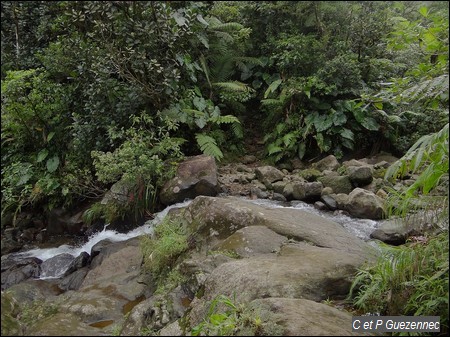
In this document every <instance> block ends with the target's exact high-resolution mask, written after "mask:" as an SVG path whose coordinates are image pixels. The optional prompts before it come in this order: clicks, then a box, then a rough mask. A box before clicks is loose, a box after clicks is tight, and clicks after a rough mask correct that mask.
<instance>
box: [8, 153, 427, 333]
mask: <svg viewBox="0 0 450 337" xmlns="http://www.w3.org/2000/svg"><path fill="white" fill-rule="evenodd" d="M395 159H396V158H394V157H392V156H389V155H382V156H378V157H374V158H365V159H361V160H350V161H347V162H343V163H339V162H338V161H337V160H336V158H334V157H333V156H329V157H326V158H324V159H322V160H321V161H318V162H316V163H314V164H312V165H310V166H305V165H304V164H303V163H301V162H292V163H291V165H290V166H289V167H282V168H280V167H278V168H276V167H273V166H267V165H259V163H258V162H257V161H256V158H252V157H251V156H247V157H244V158H243V159H242V163H240V164H233V165H231V164H230V165H224V166H221V167H219V168H217V167H216V163H215V162H214V160H213V159H212V158H210V157H205V156H197V157H193V158H189V159H188V160H187V161H186V162H184V163H182V164H181V165H180V168H179V170H178V175H177V177H175V178H174V179H173V180H172V181H170V182H168V183H167V184H166V186H165V188H164V189H163V191H162V192H161V199H162V200H163V202H164V203H165V204H166V205H171V204H175V203H178V202H181V201H184V200H185V199H186V198H189V199H192V200H193V201H192V202H190V203H189V205H188V206H186V207H182V208H175V209H174V210H173V211H171V212H169V216H170V217H171V218H173V219H178V220H177V221H180V223H182V226H183V228H184V229H185V231H186V235H187V236H188V237H189V247H188V249H187V250H186V251H185V252H184V253H183V254H182V255H180V256H178V257H177V259H176V261H173V263H172V264H171V269H173V270H176V271H177V272H178V273H179V274H180V275H182V279H180V280H178V281H176V282H173V280H169V279H168V280H167V282H166V283H167V284H168V285H169V283H171V282H172V283H173V287H172V288H171V287H170V286H167V287H166V288H165V291H163V292H161V291H159V290H158V289H157V288H158V284H157V282H156V277H155V275H152V273H151V272H149V270H148V269H146V268H144V267H143V266H144V265H145V264H146V263H147V264H148V261H144V257H145V256H144V254H143V251H142V240H141V237H140V236H136V237H134V238H132V239H129V240H125V241H121V242H114V241H111V240H109V241H108V240H103V241H100V242H98V243H97V244H96V245H94V246H93V247H92V248H91V249H90V251H89V252H86V251H85V252H82V253H80V254H79V255H77V256H72V255H70V254H67V255H66V256H63V255H57V256H55V257H52V258H49V259H46V260H44V261H43V260H42V259H39V258H37V257H33V256H30V257H27V258H22V259H18V258H17V253H11V252H9V254H4V255H3V247H4V240H7V239H10V240H12V239H14V237H11V238H8V237H5V236H4V235H3V234H2V264H1V268H2V269H1V270H2V276H1V278H2V335H3V334H6V335H55V336H56V335H99V336H100V335H138V334H159V335H190V334H191V333H194V334H195V333H197V332H198V331H199V333H200V334H202V333H203V334H205V333H206V332H207V331H208V330H207V329H208V328H210V327H209V326H208V325H207V324H205V322H210V321H208V319H209V318H210V316H211V312H210V309H211V303H218V302H220V303H219V304H220V305H222V306H223V305H224V303H225V302H226V301H225V300H224V299H232V301H233V305H236V306H240V308H241V309H239V310H240V311H239V312H240V316H239V315H238V316H239V317H240V318H241V319H240V320H238V321H236V322H235V325H236V326H235V327H234V328H235V329H236V331H241V333H242V332H244V333H249V332H252V333H254V334H283V335H352V334H353V332H352V331H351V324H350V322H351V316H352V313H351V312H348V311H346V310H345V309H346V307H345V306H344V305H340V304H339V303H343V302H342V300H344V299H345V298H346V296H347V295H348V293H349V289H350V285H351V282H352V279H353V277H354V275H355V273H356V271H357V269H358V268H359V267H361V266H362V265H363V264H366V263H374V261H375V260H376V256H377V249H376V248H374V247H375V245H373V244H371V243H370V241H371V240H369V239H373V240H383V241H385V242H388V243H392V244H401V243H404V242H405V240H406V238H407V237H408V236H409V235H411V234H414V233H415V231H416V232H417V231H418V230H419V229H417V228H412V227H410V226H407V225H405V224H404V223H396V222H395V221H387V220H385V221H383V220H382V219H383V217H384V213H385V208H384V201H385V197H386V195H387V188H388V187H393V188H396V189H400V188H402V186H405V185H408V184H410V183H411V181H407V180H403V181H397V182H396V184H391V183H388V182H386V181H384V179H383V176H384V172H385V170H386V168H387V167H388V166H389V165H390V164H391V163H392V162H393V161H395ZM412 178H413V177H412ZM112 197H114V195H113V196H112ZM260 200H271V201H273V202H277V203H278V204H277V205H278V206H277V207H273V206H269V205H266V204H264V203H261V202H258V201H260ZM293 202H306V203H308V204H310V205H314V207H315V209H317V210H320V211H321V212H324V213H328V214H333V213H334V214H337V215H339V214H342V215H345V216H349V217H352V218H361V219H371V221H377V228H376V229H374V230H373V231H372V232H371V233H370V234H369V235H368V237H361V236H360V237H358V236H357V235H355V234H354V233H352V232H351V231H349V230H348V229H346V228H345V226H344V225H342V224H340V223H337V222H335V221H332V220H330V219H329V218H327V217H324V216H320V215H318V214H314V213H311V212H307V211H305V210H302V209H296V208H295V207H282V206H283V205H284V206H288V205H292V203H293ZM73 216H75V215H72V216H71V217H67V218H68V219H73ZM81 227H82V226H80V228H81ZM5 242H6V241H5ZM147 258H148V257H147ZM59 265H61V266H62V268H63V269H64V270H63V271H62V272H61V275H59V276H58V277H57V278H49V279H45V278H44V279H42V278H43V276H45V275H43V270H48V269H49V268H50V269H51V268H53V269H55V268H58V266H59ZM160 283H161V280H159V284H160ZM163 283H164V282H163ZM219 299H222V302H221V301H219ZM332 303H333V304H334V305H329V304H332ZM30 311H31V312H30ZM244 313H246V315H247V316H245V315H244ZM245 317H247V318H245ZM248 317H250V318H248ZM27 318H29V320H27ZM256 318H257V320H255V319H256ZM217 324H219V323H217ZM239 324H241V325H239ZM239 327H240V328H239ZM196 329H197V330H196ZM202 329H203V330H202ZM239 329H240V330H239ZM245 329H247V330H245Z"/></svg>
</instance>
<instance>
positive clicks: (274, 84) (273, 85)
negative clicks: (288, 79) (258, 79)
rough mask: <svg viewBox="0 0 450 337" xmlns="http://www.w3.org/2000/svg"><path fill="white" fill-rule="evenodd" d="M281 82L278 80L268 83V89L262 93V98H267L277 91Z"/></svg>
mask: <svg viewBox="0 0 450 337" xmlns="http://www.w3.org/2000/svg"><path fill="white" fill-rule="evenodd" d="M282 81H283V80H281V79H279V80H276V81H273V82H272V83H270V85H269V87H268V88H267V90H266V92H265V93H264V98H267V97H268V96H269V95H270V94H271V93H272V92H274V91H275V90H277V89H278V87H279V86H280V84H281V82H282Z"/></svg>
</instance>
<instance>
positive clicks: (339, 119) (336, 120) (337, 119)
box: [333, 111, 347, 126]
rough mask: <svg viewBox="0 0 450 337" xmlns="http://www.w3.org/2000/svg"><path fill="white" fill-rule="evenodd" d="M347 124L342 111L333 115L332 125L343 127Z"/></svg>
mask: <svg viewBox="0 0 450 337" xmlns="http://www.w3.org/2000/svg"><path fill="white" fill-rule="evenodd" d="M346 122H347V116H346V115H345V114H344V113H343V112H342V111H336V112H335V113H334V114H333V124H334V125H336V126H339V125H344V124H345V123H346Z"/></svg>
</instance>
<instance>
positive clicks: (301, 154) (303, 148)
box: [298, 142, 306, 159]
mask: <svg viewBox="0 0 450 337" xmlns="http://www.w3.org/2000/svg"><path fill="white" fill-rule="evenodd" d="M305 153H306V144H305V143H304V142H302V143H300V145H299V147H298V157H299V158H300V159H303V157H304V156H305Z"/></svg>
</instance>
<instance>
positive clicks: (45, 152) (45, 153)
mask: <svg viewBox="0 0 450 337" xmlns="http://www.w3.org/2000/svg"><path fill="white" fill-rule="evenodd" d="M47 156H48V150H47V149H42V150H41V151H39V153H38V156H37V159H36V162H38V163H40V162H41V161H43V160H44V159H45V158H47Z"/></svg>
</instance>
